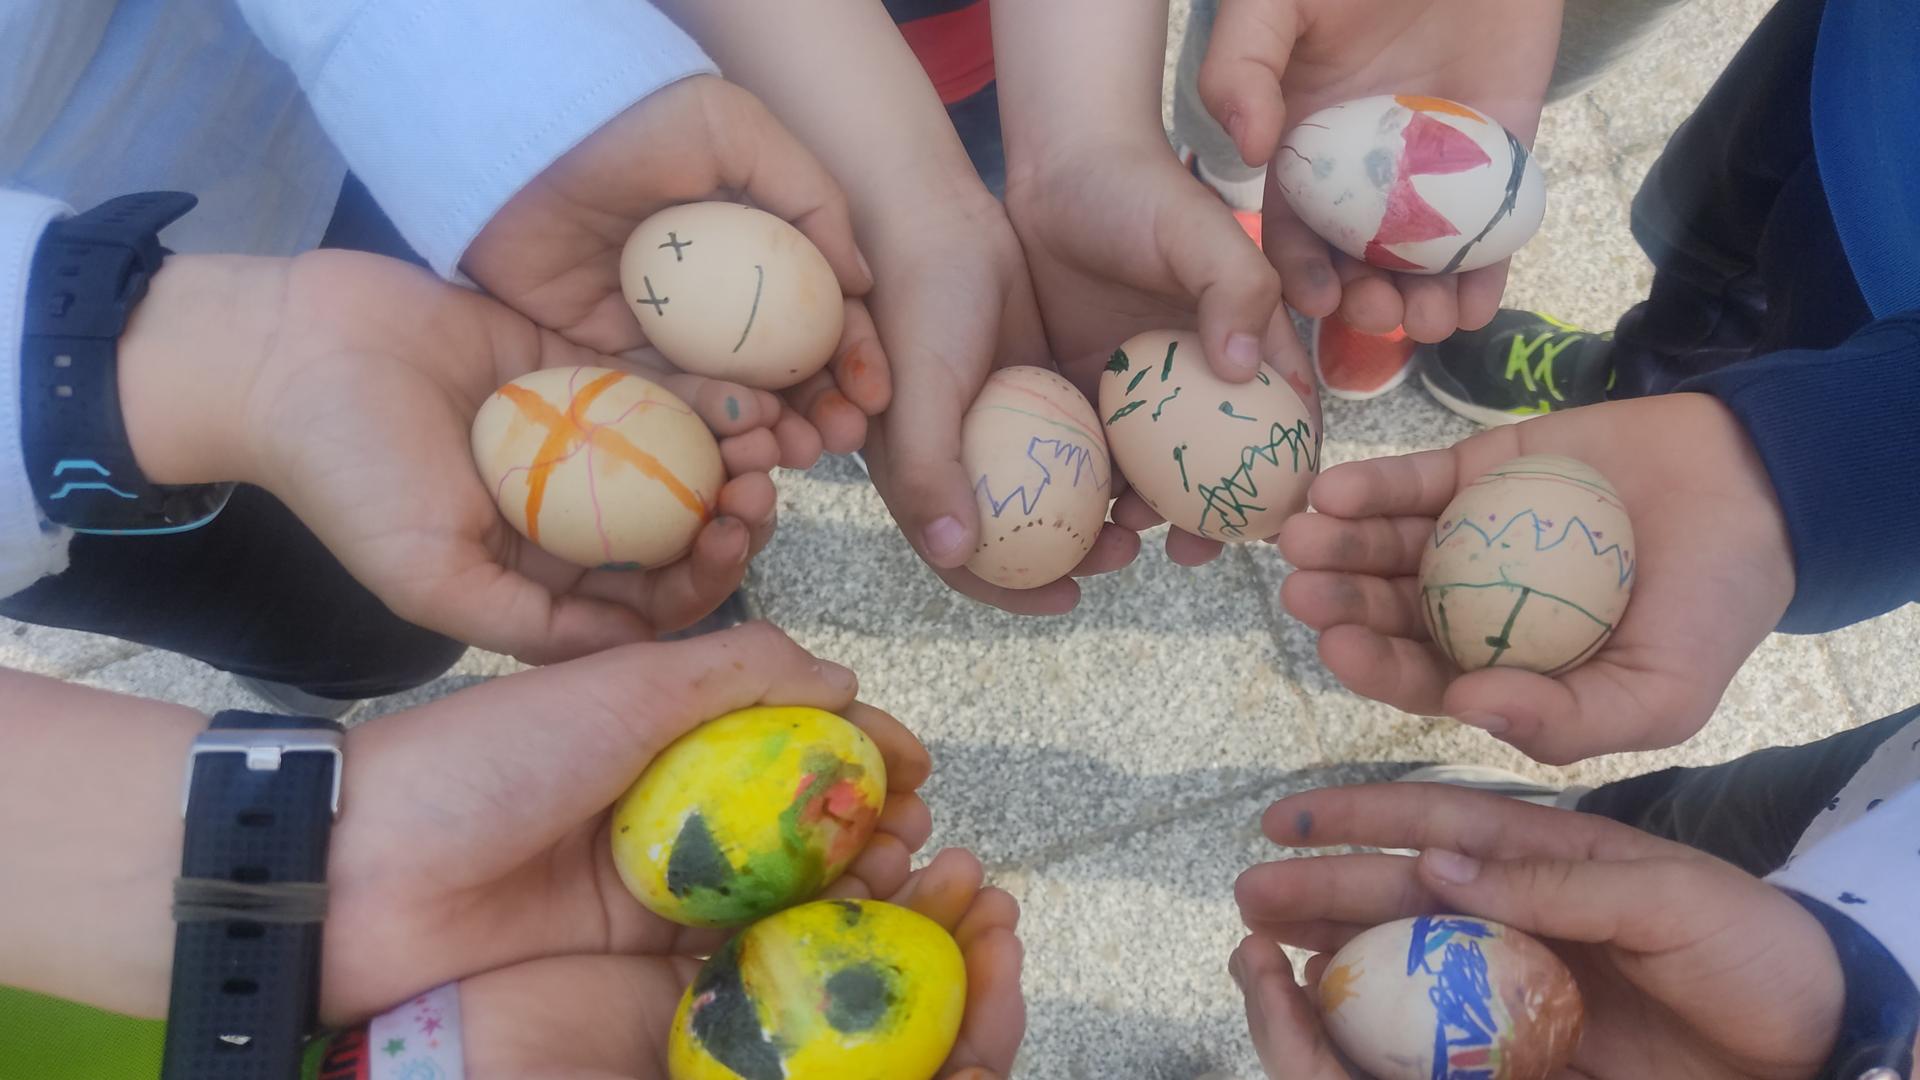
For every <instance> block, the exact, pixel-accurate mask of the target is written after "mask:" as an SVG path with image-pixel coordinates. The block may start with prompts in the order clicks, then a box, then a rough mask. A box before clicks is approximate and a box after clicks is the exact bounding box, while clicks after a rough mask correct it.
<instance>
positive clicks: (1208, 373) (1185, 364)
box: [1100, 330, 1320, 542]
mask: <svg viewBox="0 0 1920 1080" xmlns="http://www.w3.org/2000/svg"><path fill="white" fill-rule="evenodd" d="M1307 389H1308V388H1306V387H1304V386H1296V385H1294V384H1293V383H1292V382H1290V381H1288V379H1287V378H1285V377H1283V376H1281V375H1280V373H1278V372H1276V371H1275V370H1274V369H1273V368H1271V367H1268V366H1265V365H1262V366H1261V368H1260V372H1259V374H1258V375H1256V376H1254V379H1253V381H1252V382H1248V383H1240V384H1236V383H1230V382H1227V381H1226V380H1224V379H1222V378H1220V377H1219V376H1217V375H1215V374H1214V373H1213V370H1212V369H1211V368H1209V367H1208V366H1207V359H1206V356H1205V354H1203V353H1202V352H1201V351H1200V337H1199V335H1197V334H1194V333H1191V332H1189V331H1186V330H1153V331H1149V332H1147V333H1144V334H1141V335H1139V336H1138V337H1135V338H1133V339H1132V340H1130V341H1128V342H1127V343H1126V344H1125V345H1122V346H1120V348H1119V349H1117V350H1115V352H1114V354H1113V357H1112V359H1110V360H1109V361H1108V362H1107V368H1106V370H1105V371H1103V372H1102V373H1101V375H1100V416H1101V418H1102V419H1101V422H1102V423H1103V424H1104V425H1105V426H1106V432H1107V446H1108V447H1109V448H1110V449H1111V450H1112V452H1113V462H1114V465H1116V466H1117V467H1118V468H1119V470H1120V471H1121V473H1123V474H1124V475H1125V476H1126V478H1127V483H1129V484H1131V485H1132V486H1133V489H1134V490H1135V491H1137V492H1139V493H1140V497H1141V498H1143V499H1145V500H1146V501H1147V505H1148V506H1151V507H1153V509H1154V511H1155V512H1157V513H1158V514H1159V515H1160V516H1161V517H1163V518H1166V519H1167V520H1168V521H1169V522H1171V523H1172V524H1173V525H1174V526H1175V527H1177V528H1181V529H1185V530H1186V531H1188V532H1190V533H1194V534H1195V535H1198V536H1204V537H1207V538H1209V539H1213V540H1221V541H1227V542H1245V541H1251V540H1264V539H1266V538H1267V537H1269V536H1272V535H1273V534H1274V533H1276V532H1279V531H1280V524H1281V523H1282V522H1284V521H1286V520H1287V518H1288V517H1290V516H1291V515H1293V514H1295V513H1298V512H1299V511H1301V510H1304V509H1306V506H1307V488H1308V486H1309V485H1311V484H1312V483H1313V478H1314V476H1315V475H1317V474H1318V472H1319V468H1320V433H1319V432H1317V431H1315V430H1314V428H1313V421H1312V420H1311V419H1310V415H1311V414H1309V413H1308V411H1307V406H1306V403H1305V397H1306V391H1307Z"/></svg>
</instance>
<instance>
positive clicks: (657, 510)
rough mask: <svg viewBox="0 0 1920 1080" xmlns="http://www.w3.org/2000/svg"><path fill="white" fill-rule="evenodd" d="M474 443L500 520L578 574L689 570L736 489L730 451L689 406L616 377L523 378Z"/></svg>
mask: <svg viewBox="0 0 1920 1080" xmlns="http://www.w3.org/2000/svg"><path fill="white" fill-rule="evenodd" d="M472 435H473V459H474V464H475V465H476V466H477V467H478V469H479V472H480V479H481V482H482V483H484V484H486V486H487V491H488V492H489V493H490V494H492V496H493V499H494V502H495V503H497V504H498V505H499V507H500V513H501V515H502V516H504V517H505V518H506V519H507V521H508V523H509V524H511V525H512V526H513V527H514V528H515V529H517V530H519V532H520V534H521V535H522V536H525V537H526V538H527V539H529V540H531V541H533V542H534V543H535V544H538V545H539V546H540V547H541V548H542V549H544V550H546V551H548V552H551V553H553V554H554V555H558V556H559V557H560V558H562V559H565V560H567V561H568V562H570V563H573V564H574V565H576V566H585V567H601V568H607V569H623V570H626V569H641V568H650V567H656V566H664V565H666V564H667V563H670V562H673V561H674V560H676V559H678V558H680V557H681V556H682V555H684V554H686V552H687V550H688V549H689V548H690V547H692V546H693V541H694V537H695V536H697V535H698V534H699V532H700V527H701V526H703V525H705V524H706V523H707V521H708V520H709V519H711V518H712V517H713V513H714V507H715V505H716V501H717V500H718V499H719V497H720V488H721V485H723V484H724V483H726V479H727V475H726V466H725V465H724V463H723V462H722V461H721V458H720V444H719V443H718V442H717V441H716V440H715V439H714V437H713V433H712V432H710V431H708V430H707V425H706V424H705V423H704V422H703V421H701V419H700V417H699V416H698V415H696V414H695V413H694V411H693V410H692V409H691V408H689V407H688V406H687V404H686V403H685V402H683V401H681V400H680V399H679V398H677V397H675V396H673V394H671V393H669V392H668V391H667V390H666V389H664V388H663V387H661V386H659V385H657V384H655V383H652V382H649V381H648V380H646V379H643V378H640V377H639V376H638V375H629V374H627V373H625V372H621V371H614V370H612V369H610V368H598V367H562V368H548V369H546V370H543V371H535V372H532V373H530V374H527V375H522V376H520V377H519V378H517V379H515V380H513V381H512V382H510V383H508V384H507V385H505V386H503V387H501V388H500V389H499V390H497V391H495V392H494V394H493V395H492V396H491V397H489V398H487V400H486V401H485V402H484V403H483V404H482V405H481V406H480V410H479V412H478V413H476V414H475V415H474V418H473V433H472Z"/></svg>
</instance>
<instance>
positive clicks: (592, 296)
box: [460, 76, 890, 468]
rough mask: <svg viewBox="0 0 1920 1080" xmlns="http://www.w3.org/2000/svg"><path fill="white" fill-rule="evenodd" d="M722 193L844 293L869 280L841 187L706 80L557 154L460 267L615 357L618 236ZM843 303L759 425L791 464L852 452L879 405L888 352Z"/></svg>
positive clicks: (753, 110)
mask: <svg viewBox="0 0 1920 1080" xmlns="http://www.w3.org/2000/svg"><path fill="white" fill-rule="evenodd" d="M721 198H729V199H731V198H744V199H746V200H747V201H750V202H752V203H754V204H755V205H757V206H759V207H761V208H762V209H764V210H767V211H768V212H770V213H773V214H777V215H779V216H780V217H783V218H786V219H787V220H789V221H791V222H793V224H794V225H795V226H796V227H798V228H799V229H800V231H801V232H804V233H806V234H807V238H808V239H810V240H812V241H813V242H814V244H815V245H816V246H817V247H819V249H820V250H821V252H822V253H823V254H825V255H826V257H827V261H828V262H829V263H831V264H832V266H833V269H834V273H835V274H836V275H837V276H838V277H839V279H840V287H841V288H842V289H843V290H844V291H845V292H846V294H847V295H848V296H849V297H858V296H862V295H864V294H865V293H866V291H867V290H868V289H869V288H871V287H872V285H873V276H872V274H871V273H870V272H869V271H868V269H867V267H866V264H865V262H864V261H863V260H862V258H861V256H860V252H859V250H858V248H856V247H855V245H854V240H853V226H852V223H851V221H850V220H849V218H848V215H847V200H846V196H845V195H844V194H842V192H841V190H840V187H839V185H838V184H836V183H834V181H833V178H832V177H830V176H829V175H827V172H826V170H825V169H824V168H822V167H821V165H820V163H819V162H818V161H816V160H815V159H814V157H813V155H812V154H810V153H808V152H807V151H806V149H805V148H804V147H802V146H801V145H800V144H799V142H797V141H796V140H795V139H794V138H793V136H792V135H790V134H788V133H787V131H786V129H785V128H783V127H781V126H780V123H779V121H777V120H775V119H774V118H773V116H772V114H770V113H768V112H767V110H766V108H765V107H764V106H762V105H761V104H760V102H759V100H758V99H756V98H755V97H754V96H753V95H752V94H749V93H747V92H746V91H745V90H742V89H740V88H739V87H736V86H733V85H732V84H730V83H726V82H723V81H721V80H719V79H717V78H714V77H712V76H695V77H694V78H690V79H685V80H683V81H681V82H678V83H675V84H674V85H672V86H669V87H667V88H666V89H664V90H661V91H659V92H658V93H656V94H654V95H653V96H651V97H649V98H647V99H646V100H644V101H642V102H640V103H639V104H637V105H635V106H633V107H632V108H630V109H628V110H627V111H626V112H624V113H622V114H621V115H619V116H617V117H615V118H614V119H613V120H611V121H609V122H608V123H607V124H606V126H604V127H602V128H601V129H600V130H599V131H597V132H595V133H594V134H593V135H592V136H590V137H589V138H588V139H587V140H586V141H584V142H582V143H581V144H580V145H579V146H577V147H575V148H574V149H573V150H571V151H569V152H568V153H567V154H566V155H565V156H563V157H561V158H560V159H559V160H558V161H556V162H554V163H553V164H552V165H551V166H549V167H548V168H547V170H546V171H545V172H543V173H541V174H540V175H539V176H538V177H536V178H535V179H534V180H533V182H532V183H530V184H529V185H528V186H527V187H526V188H524V189H522V190H521V191H520V192H519V193H518V194H516V195H515V196H514V197H513V198H512V199H511V200H510V201H509V202H508V203H507V204H506V205H505V206H504V207H502V208H501V210H500V212H499V213H498V214H496V215H494V218H493V220H492V221H491V222H489V223H488V224H487V226H486V228H484V229H482V230H481V232H480V235H479V236H478V237H476V238H475V239H474V242H473V245H472V246H471V247H470V248H469V249H468V250H467V254H466V257H465V258H464V259H462V260H461V264H460V265H461V267H462V269H464V270H465V271H466V272H467V273H468V274H470V275H471V276H472V277H473V279H474V280H475V281H477V282H479V283H480V284H481V285H483V286H485V287H486V289H487V291H489V292H491V293H492V294H493V295H494V296H497V297H499V298H500V299H501V300H502V301H504V302H505V303H506V304H508V305H509V306H511V307H513V308H514V309H515V310H517V311H519V312H520V313H521V314H523V315H525V316H527V317H528V318H530V319H532V320H533V321H534V322H535V323H537V324H539V325H540V326H541V327H544V328H545V329H548V330H553V331H556V332H558V333H560V334H561V335H563V336H564V337H566V339H567V340H569V341H571V342H573V343H575V344H578V345H584V346H586V347H588V348H591V349H594V350H596V351H598V352H603V353H615V354H617V353H624V352H627V351H628V350H631V349H636V348H639V347H640V346H641V345H644V344H645V343H646V338H645V336H644V335H643V334H642V333H641V330H640V324H639V322H638V321H637V320H635V319H634V317H633V313H632V312H631V311H630V310H629V309H628V307H627V302H626V300H625V299H624V298H623V297H622V295H621V290H620V252H621V249H622V248H623V247H624V246H625V245H626V242H627V237H628V235H629V234H630V233H632V231H633V229H634V227H635V226H637V225H639V224H640V222H642V221H644V220H645V219H646V218H648V217H650V216H652V215H653V214H654V213H655V212H656V211H659V210H663V209H665V208H666V207H669V206H673V205H675V204H678V203H686V202H697V201H700V200H703V199H721ZM847 303H848V311H847V323H846V330H845V332H844V334H843V336H842V340H841V344H840V349H839V351H838V352H837V353H836V354H835V357H834V360H833V362H832V363H831V364H829V365H828V368H827V371H826V372H825V373H823V374H822V375H820V376H818V377H816V378H813V379H810V380H808V381H807V382H805V383H803V384H801V385H800V386H798V387H795V388H793V389H792V390H789V391H787V392H786V393H785V395H784V397H785V400H786V402H787V403H788V404H789V405H790V406H791V408H792V410H796V411H789V412H786V413H784V414H783V415H782V416H781V417H780V418H779V419H778V420H777V421H776V422H775V423H773V424H772V425H770V426H771V427H772V428H773V431H774V434H775V435H776V436H777V437H778V439H779V445H780V461H779V463H780V464H782V465H785V466H787V467H789V468H805V467H807V466H809V465H812V464H813V463H814V461H815V460H817V459H818V458H819V456H820V450H821V447H822V445H823V444H824V445H825V447H826V448H827V449H829V450H833V451H835V452H837V453H847V452H849V451H852V450H854V449H857V448H858V447H859V446H860V445H861V443H862V442H863V441H864V440H865V438H866V432H867V418H868V417H869V416H875V415H878V414H879V412H880V411H881V410H882V409H884V408H886V406H887V400H888V397H889V394H890V386H889V379H888V372H887V362H886V356H885V354H884V353H883V352H882V351H881V350H880V347H879V343H878V341H877V339H876V338H875V336H874V333H873V323H872V320H871V319H870V318H869V317H868V316H867V314H866V311H865V310H864V307H863V305H862V304H861V303H860V302H859V301H858V300H849V301H848V302H847ZM711 381H712V380H706V379H702V380H700V382H701V383H709V382H711ZM719 385H720V386H722V387H725V388H726V389H727V391H729V392H731V391H737V390H738V388H737V387H733V386H732V385H731V384H726V383H722V384H719Z"/></svg>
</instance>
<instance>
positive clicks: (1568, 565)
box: [1420, 454, 1636, 675]
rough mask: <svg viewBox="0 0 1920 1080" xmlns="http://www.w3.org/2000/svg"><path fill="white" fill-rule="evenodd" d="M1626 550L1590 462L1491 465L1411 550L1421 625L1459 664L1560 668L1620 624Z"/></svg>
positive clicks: (1550, 459) (1620, 517)
mask: <svg viewBox="0 0 1920 1080" xmlns="http://www.w3.org/2000/svg"><path fill="white" fill-rule="evenodd" d="M1634 551H1635V548H1634V541H1633V523H1632V522H1631V521H1629V520H1628V518H1627V509H1626V505H1625V504H1624V503H1623V502H1622V501H1621V499H1620V494H1619V492H1617V491H1615V490H1614V487H1613V485H1612V484H1611V483H1609V482H1608V481H1607V478H1606V477H1604V476H1602V475H1600V473H1599V472H1598V471H1597V470H1595V469H1594V468H1593V467H1592V466H1589V465H1586V464H1584V463H1582V462H1579V461H1575V460H1573V459H1572V458H1567V457H1559V456H1555V455H1550V454H1535V455H1531V456H1528V457H1519V458H1514V459H1513V460H1511V461H1507V462H1503V463H1501V464H1500V465H1497V466H1495V467H1494V468H1492V469H1490V470H1488V471H1487V473H1486V474H1485V475H1482V476H1480V477H1479V478H1477V479H1475V480H1474V481H1473V483H1471V484H1469V485H1467V486H1466V487H1465V488H1463V489H1462V490H1461V491H1460V493H1459V494H1458V495H1456V496H1454V499H1453V501H1452V502H1451V503H1448V504H1447V508H1446V509H1445V510H1444V511H1442V512H1441V514H1440V516H1439V517H1438V518H1437V519H1435V521H1434V529H1433V533H1432V535H1431V536H1430V537H1428V539H1427V542H1426V545H1425V550H1424V551H1423V552H1422V553H1421V557H1420V598H1421V606H1422V610H1423V612H1424V615H1425V618H1426V622H1427V629H1428V631H1429V632H1430V633H1431V634H1432V636H1433V641H1434V644H1436V645H1437V646H1439V648H1440V650H1441V651H1442V652H1444V653H1445V654H1446V655H1447V657H1448V658H1449V659H1451V660H1452V661H1453V662H1454V663H1455V664H1456V665H1457V666H1459V668H1460V669H1461V670H1463V671H1475V670H1478V669H1480V668H1486V667H1517V668H1522V669H1525V670H1527V671H1535V672H1540V673H1541V674H1545V675H1560V674H1563V673H1565V672H1567V671H1570V670H1572V669H1573V668H1575V667H1578V666H1579V665H1580V664H1582V663H1585V662H1586V661H1587V659H1588V658H1590V657H1592V656H1593V654H1594V653H1596V652H1598V651H1600V648H1601V646H1603V645H1605V644H1606V643H1607V639H1608V638H1609V637H1611V636H1612V635H1613V631H1614V628H1615V627H1616V626H1618V625H1619V624H1620V618H1621V616H1622V615H1624V614H1625V613H1626V609H1627V600H1628V598H1629V597H1630V596H1631V595H1632V592H1633V578H1634V569H1635V565H1636V564H1635V561H1634Z"/></svg>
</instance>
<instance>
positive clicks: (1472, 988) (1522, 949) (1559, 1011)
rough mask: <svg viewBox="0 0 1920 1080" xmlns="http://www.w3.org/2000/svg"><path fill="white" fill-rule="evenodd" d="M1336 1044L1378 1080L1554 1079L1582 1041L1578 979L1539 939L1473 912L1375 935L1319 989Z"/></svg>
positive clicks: (1342, 959) (1336, 964)
mask: <svg viewBox="0 0 1920 1080" xmlns="http://www.w3.org/2000/svg"><path fill="white" fill-rule="evenodd" d="M1316 996H1317V998H1318V1000H1319V1005H1320V1015H1321V1018H1322V1020H1323V1021H1324V1023H1325V1026H1326V1029H1327V1035H1328V1036H1329V1037H1330V1038H1332V1039H1333V1041H1334V1043H1335V1044H1336V1045H1337V1046H1339V1047H1340V1049H1341V1050H1342V1051H1344V1052H1345V1053H1346V1055H1347V1056H1348V1057H1350V1058H1352V1059H1353V1061H1354V1063H1355V1064H1357V1065H1359V1066H1360V1067H1361V1068H1363V1069H1365V1070H1367V1072H1368V1074H1369V1075H1371V1076H1374V1077H1375V1078H1376V1080H1431V1078H1432V1077H1436V1076H1445V1077H1456V1076H1457V1077H1468V1076H1471V1077H1475V1078H1477V1080H1546V1078H1547V1077H1549V1076H1557V1075H1560V1070H1561V1069H1563V1068H1565V1067H1566V1064H1567V1062H1568V1061H1569V1060H1570V1059H1571V1058H1572V1057H1573V1051H1574V1048H1575V1047H1576V1046H1578V1045H1579V1042H1580V1029H1581V1026H1582V1025H1583V1024H1584V1023H1585V1021H1586V1007H1585V1005H1584V1003H1583V1002H1582V1000H1581V997H1580V987H1579V986H1578V985H1577V984H1575V983H1574V981H1573V973H1572V972H1570V971H1568V970H1567V966H1566V965H1565V964H1563V963H1561V962H1560V958H1559V957H1558V956H1555V955H1554V954H1553V951H1552V950H1550V949H1548V948H1547V947H1546V946H1545V945H1542V944H1541V943H1540V942H1539V940H1537V939H1535V938H1533V937H1529V936H1528V935H1526V934H1523V933H1521V932H1520V931H1518V930H1514V929H1512V928H1511V927H1506V926H1502V925H1500V924H1499V923H1496V922H1490V921H1488V920H1486V919H1477V918H1472V917H1470V916H1465V915H1421V916H1419V917H1418V918H1412V919H1401V920H1399V921H1397V922H1390V923H1386V924H1384V925H1381V926H1376V927H1374V928H1373V929H1371V930H1368V931H1366V932H1364V933H1362V934H1360V935H1359V936H1358V937H1355V938H1354V939H1353V940H1352V941H1349V942H1347V944H1346V946H1345V947H1344V948H1342V949H1341V950H1340V951H1339V952H1337V953H1335V954H1334V955H1333V959H1332V960H1330V961H1328V963H1327V969H1326V971H1325V972H1323V973H1322V974H1321V976H1320V985H1319V988H1318V989H1317V991H1316Z"/></svg>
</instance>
